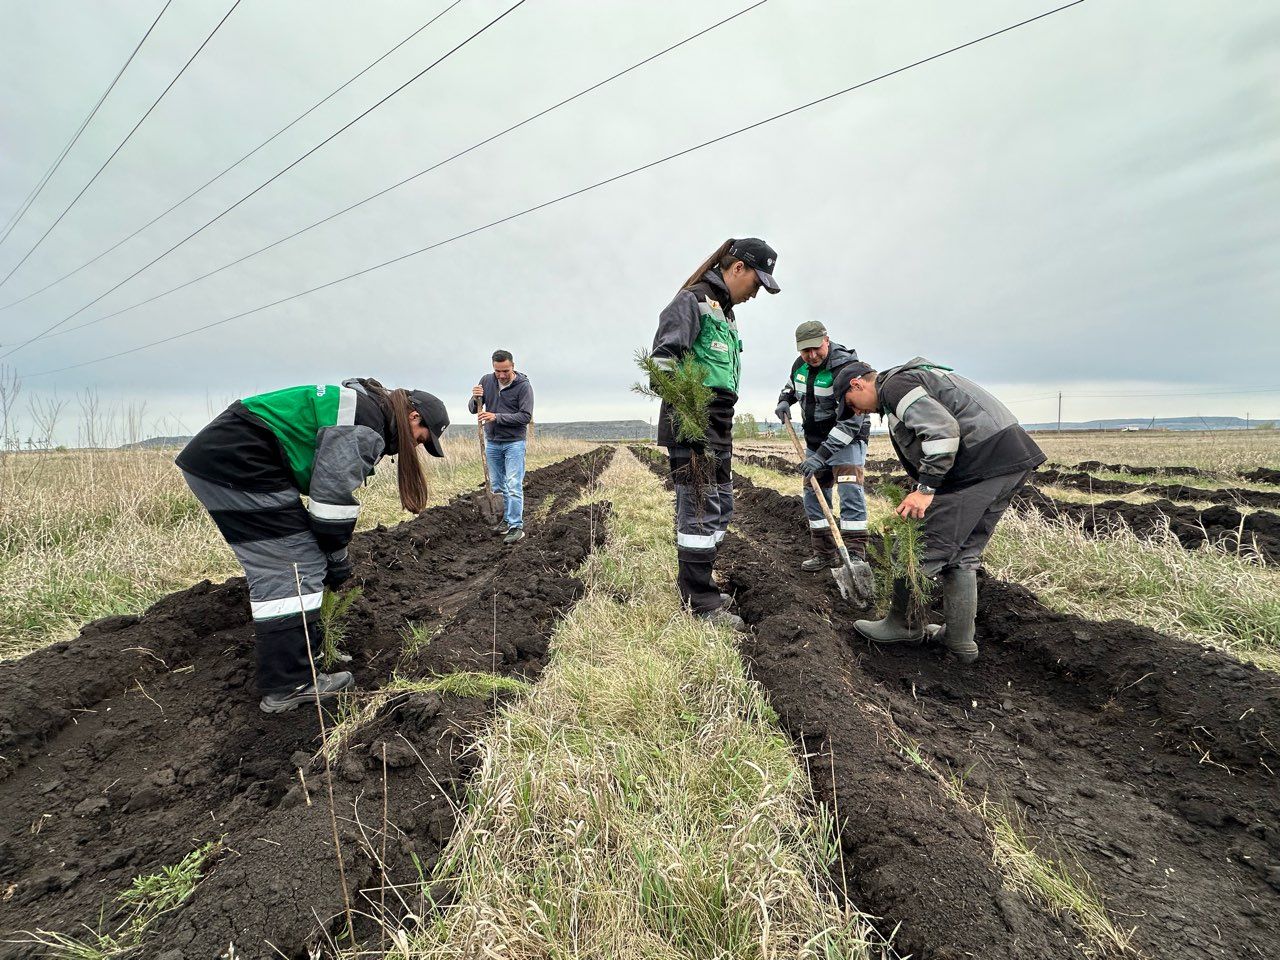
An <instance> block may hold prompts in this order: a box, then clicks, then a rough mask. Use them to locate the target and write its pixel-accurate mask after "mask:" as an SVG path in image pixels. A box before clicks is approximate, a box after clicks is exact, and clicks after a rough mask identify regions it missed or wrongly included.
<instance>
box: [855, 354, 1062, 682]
mask: <svg viewBox="0 0 1280 960" xmlns="http://www.w3.org/2000/svg"><path fill="white" fill-rule="evenodd" d="M835 389H836V393H837V394H838V395H839V396H840V397H841V411H840V416H841V417H843V416H844V415H845V410H846V409H849V410H853V411H856V412H859V413H878V414H880V416H881V417H886V416H887V417H888V418H889V437H890V439H891V440H892V441H893V448H894V451H895V452H896V453H897V454H898V459H899V460H900V461H901V462H902V466H903V468H904V469H905V470H906V471H907V473H908V474H909V475H910V476H911V478H912V479H913V480H914V481H916V486H915V489H914V490H913V491H911V492H910V493H909V494H908V495H907V496H906V497H905V498H904V499H903V500H902V502H901V504H900V505H899V506H898V509H897V513H898V516H900V517H903V518H911V519H915V520H923V545H922V549H921V551H920V556H919V573H920V574H921V575H922V576H924V577H937V578H938V580H939V581H940V582H941V584H942V599H943V612H944V615H945V619H946V624H945V626H943V627H942V628H941V629H940V630H937V631H936V632H934V634H933V636H934V638H935V639H937V640H940V641H941V642H942V643H943V644H944V645H945V646H946V648H947V649H948V650H949V651H951V653H953V654H954V655H955V656H956V657H957V658H958V659H959V660H960V661H962V662H963V663H972V662H973V661H974V660H976V659H978V645H977V643H976V642H975V641H974V620H975V618H976V616H977V609H978V575H977V571H978V567H979V566H980V565H981V564H982V551H983V550H985V549H986V546H987V543H988V542H989V541H990V540H991V534H992V532H993V531H994V530H995V527H996V523H997V522H998V521H999V520H1000V517H1001V515H1002V514H1003V513H1004V512H1005V510H1006V509H1008V506H1009V501H1010V500H1011V499H1012V497H1013V495H1014V493H1015V492H1016V491H1017V490H1018V488H1019V487H1021V486H1022V485H1023V484H1024V483H1026V481H1027V478H1028V477H1029V476H1030V475H1031V472H1032V471H1033V470H1035V468H1036V467H1038V466H1039V465H1040V464H1042V463H1044V459H1045V457H1044V454H1043V453H1042V452H1041V451H1040V448H1039V447H1038V446H1036V443H1035V441H1034V440H1032V439H1031V437H1030V436H1029V435H1028V434H1027V432H1026V431H1025V430H1023V429H1022V427H1021V426H1019V425H1018V421H1017V418H1016V417H1014V415H1013V414H1012V413H1011V412H1010V410H1009V408H1008V407H1006V406H1005V405H1004V404H1003V403H1001V402H1000V401H999V400H997V399H996V398H995V397H994V396H992V395H991V394H990V393H988V392H987V391H986V390H984V389H982V387H980V386H978V385H977V384H976V383H974V382H973V381H972V380H968V379H966V378H964V377H962V376H960V375H959V374H957V373H955V372H953V371H952V370H951V368H949V367H943V366H939V365H938V364H936V363H932V362H930V361H928V360H925V359H924V358H923V357H916V358H915V359H913V360H911V361H909V362H907V363H904V364H902V365H901V366H897V367H890V368H889V369H888V370H885V371H883V372H880V373H877V372H876V371H875V370H874V369H873V368H872V367H871V366H870V365H868V364H866V363H863V362H861V361H858V362H855V363H851V364H848V365H847V366H845V367H843V368H841V370H840V371H839V373H838V374H837V376H836V383H835ZM908 574H909V572H908V571H902V570H894V575H895V578H896V579H895V582H894V584H893V589H892V590H891V591H889V593H890V602H889V612H888V613H887V614H886V615H885V618H884V619H883V620H858V621H857V622H855V623H854V627H855V628H856V629H857V631H858V632H859V633H861V634H862V635H863V636H864V637H866V638H868V639H869V640H874V641H875V642H876V643H902V642H907V643H916V642H919V641H921V640H923V639H924V636H925V632H926V628H925V626H924V624H923V622H922V620H917V619H914V618H912V617H911V616H910V615H909V613H910V611H909V606H910V605H911V603H912V590H911V585H910V583H909V582H907V581H908V580H909V579H910V577H909V575H908Z"/></svg>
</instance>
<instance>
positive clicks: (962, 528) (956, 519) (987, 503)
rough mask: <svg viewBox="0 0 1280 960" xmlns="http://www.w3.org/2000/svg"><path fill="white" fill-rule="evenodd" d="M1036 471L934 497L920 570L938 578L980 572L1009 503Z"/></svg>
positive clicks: (929, 512)
mask: <svg viewBox="0 0 1280 960" xmlns="http://www.w3.org/2000/svg"><path fill="white" fill-rule="evenodd" d="M1033 472H1034V471H1031V470H1026V471H1021V472H1019V473H1010V474H1006V475H1005V476H1003V477H991V478H990V479H988V480H979V481H978V482H977V483H974V484H970V485H969V486H967V487H961V488H960V489H959V490H951V491H948V492H946V493H938V494H935V495H934V498H933V503H931V504H930V505H929V509H928V510H927V511H925V515H924V530H923V533H924V549H923V550H922V551H921V555H920V569H921V570H922V571H923V572H924V574H925V576H929V577H934V576H937V575H938V574H939V573H941V572H942V571H944V570H976V569H978V567H980V566H981V565H982V551H983V550H985V549H986V548H987V544H988V543H989V542H990V541H991V534H992V533H994V532H995V529H996V524H997V523H998V522H999V521H1000V518H1001V517H1002V516H1003V515H1004V512H1005V511H1006V510H1007V509H1009V501H1010V500H1012V499H1013V495H1014V494H1015V493H1017V492H1018V488H1019V487H1021V486H1022V485H1023V484H1024V483H1026V482H1027V479H1028V478H1029V477H1030V476H1031V474H1032V473H1033Z"/></svg>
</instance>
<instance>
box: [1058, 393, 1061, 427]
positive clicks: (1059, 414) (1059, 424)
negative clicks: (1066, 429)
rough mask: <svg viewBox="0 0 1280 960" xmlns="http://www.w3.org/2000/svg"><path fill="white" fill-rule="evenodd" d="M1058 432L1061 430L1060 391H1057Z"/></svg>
mask: <svg viewBox="0 0 1280 960" xmlns="http://www.w3.org/2000/svg"><path fill="white" fill-rule="evenodd" d="M1058 432H1059V433H1061V432H1062V391H1061V390H1059V391H1058Z"/></svg>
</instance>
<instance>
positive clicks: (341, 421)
mask: <svg viewBox="0 0 1280 960" xmlns="http://www.w3.org/2000/svg"><path fill="white" fill-rule="evenodd" d="M355 422H356V392H355V391H354V390H352V389H351V388H350V387H340V388H339V389H338V421H337V423H335V424H334V426H338V427H349V426H351V425H352V424H354V423H355Z"/></svg>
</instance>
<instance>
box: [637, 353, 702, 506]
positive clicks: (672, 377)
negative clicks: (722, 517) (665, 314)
mask: <svg viewBox="0 0 1280 960" xmlns="http://www.w3.org/2000/svg"><path fill="white" fill-rule="evenodd" d="M636 366H638V367H639V368H640V369H641V371H643V372H644V373H645V374H646V375H647V376H648V378H649V381H648V383H647V384H645V383H635V384H633V385H632V387H631V389H632V391H633V392H635V393H638V394H640V395H641V396H643V397H653V398H657V399H659V400H662V401H663V402H664V403H666V405H667V407H668V409H669V410H670V412H671V425H672V427H673V428H674V429H675V434H676V440H678V441H679V442H680V443H682V444H687V445H689V446H690V447H692V448H693V457H692V458H691V461H690V464H689V467H690V469H691V470H692V472H693V476H691V477H690V478H689V483H690V484H691V485H692V486H693V488H694V489H695V490H701V488H702V487H703V486H704V485H705V484H707V483H708V482H710V479H711V475H712V471H713V470H714V465H715V452H714V451H712V450H710V449H708V448H707V447H706V446H705V444H706V440H707V433H708V432H709V431H710V429H711V419H710V416H709V414H708V408H709V407H710V405H711V401H712V399H713V398H714V397H715V391H714V390H712V389H711V388H710V387H708V386H707V385H706V383H705V381H706V377H707V371H706V368H705V367H703V365H702V364H701V363H699V362H698V360H697V358H696V357H695V356H694V355H693V354H691V353H689V354H686V355H685V356H684V357H683V358H682V359H681V360H680V361H679V362H678V363H676V364H675V365H674V366H672V367H670V368H665V367H663V366H661V365H660V364H659V363H658V361H657V360H656V359H654V357H653V355H652V354H650V353H648V352H647V351H645V350H640V351H638V352H637V353H636ZM677 482H679V481H678V480H677Z"/></svg>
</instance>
